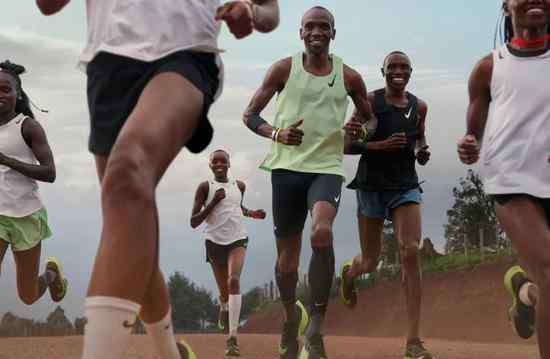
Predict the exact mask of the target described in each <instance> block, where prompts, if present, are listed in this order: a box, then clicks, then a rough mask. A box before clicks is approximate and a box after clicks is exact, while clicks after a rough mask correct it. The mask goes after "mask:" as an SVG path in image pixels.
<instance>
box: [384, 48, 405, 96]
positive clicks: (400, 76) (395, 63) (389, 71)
mask: <svg viewBox="0 0 550 359" xmlns="http://www.w3.org/2000/svg"><path fill="white" fill-rule="evenodd" d="M411 73H412V67H411V61H410V60H409V58H408V57H407V55H404V54H401V53H394V54H391V55H389V56H388V57H387V58H386V61H385V63H384V68H383V74H384V76H385V78H386V86H388V87H390V88H392V89H394V90H398V91H403V90H405V88H406V87H407V84H408V83H409V79H410V78H411Z"/></svg>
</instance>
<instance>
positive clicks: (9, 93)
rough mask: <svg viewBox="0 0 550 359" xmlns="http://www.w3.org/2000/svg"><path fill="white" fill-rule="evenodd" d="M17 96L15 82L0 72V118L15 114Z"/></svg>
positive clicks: (10, 76) (5, 73)
mask: <svg viewBox="0 0 550 359" xmlns="http://www.w3.org/2000/svg"><path fill="white" fill-rule="evenodd" d="M17 96H18V94H17V82H16V81H15V79H14V78H13V76H12V75H11V74H9V73H7V72H4V71H0V116H2V117H4V116H9V115H12V114H13V113H14V112H15V105H16V103H17Z"/></svg>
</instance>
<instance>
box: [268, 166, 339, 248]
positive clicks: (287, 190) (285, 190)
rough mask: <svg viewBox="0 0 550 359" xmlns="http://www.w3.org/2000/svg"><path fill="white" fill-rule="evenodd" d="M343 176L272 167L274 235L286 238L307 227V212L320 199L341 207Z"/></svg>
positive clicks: (335, 206)
mask: <svg viewBox="0 0 550 359" xmlns="http://www.w3.org/2000/svg"><path fill="white" fill-rule="evenodd" d="M343 181H344V179H343V178H342V176H339V175H334V174H318V173H304V172H294V171H289V170H281V169H277V170H273V171H272V172H271V186H272V190H273V222H274V223H273V224H274V230H275V236H276V237H277V238H285V237H288V236H291V235H295V234H299V233H301V232H302V230H303V229H304V223H305V221H306V218H307V213H308V211H310V210H312V209H313V206H314V205H315V203H317V202H329V203H330V204H332V205H333V206H334V208H336V209H337V210H338V206H339V205H340V197H341V194H342V183H343Z"/></svg>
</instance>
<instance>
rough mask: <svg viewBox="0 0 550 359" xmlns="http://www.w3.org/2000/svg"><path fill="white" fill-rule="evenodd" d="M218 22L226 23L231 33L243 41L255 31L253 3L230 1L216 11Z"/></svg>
mask: <svg viewBox="0 0 550 359" xmlns="http://www.w3.org/2000/svg"><path fill="white" fill-rule="evenodd" d="M216 20H218V21H225V23H226V24H227V27H228V28H229V31H231V33H232V34H233V35H234V36H235V37H236V38H237V39H242V38H244V37H247V36H248V35H250V34H252V31H254V13H253V12H252V3H251V2H248V1H229V2H226V3H225V4H223V5H222V6H220V7H219V8H218V9H217V10H216Z"/></svg>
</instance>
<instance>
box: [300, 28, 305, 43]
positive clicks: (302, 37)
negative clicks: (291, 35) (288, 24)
mask: <svg viewBox="0 0 550 359" xmlns="http://www.w3.org/2000/svg"><path fill="white" fill-rule="evenodd" d="M303 32H304V30H303V28H302V27H301V26H300V40H303V39H304V35H303Z"/></svg>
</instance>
